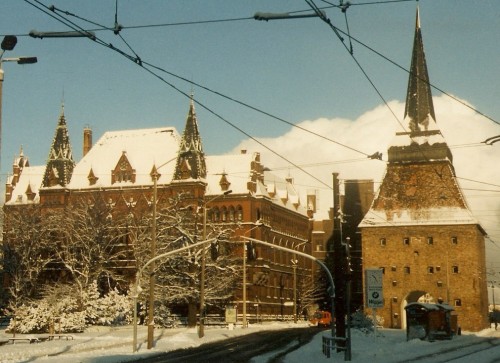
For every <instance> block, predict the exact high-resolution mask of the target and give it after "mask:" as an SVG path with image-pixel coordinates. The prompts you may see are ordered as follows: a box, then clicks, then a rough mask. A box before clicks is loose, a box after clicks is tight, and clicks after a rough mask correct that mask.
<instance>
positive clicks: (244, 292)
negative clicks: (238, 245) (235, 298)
mask: <svg viewBox="0 0 500 363" xmlns="http://www.w3.org/2000/svg"><path fill="white" fill-rule="evenodd" d="M254 224H255V225H254V227H252V228H250V229H249V230H248V231H246V232H245V233H243V236H245V235H246V234H247V233H250V232H251V231H253V230H254V229H256V228H259V227H260V226H262V225H263V224H264V223H262V221H261V220H260V219H259V220H257V221H256V222H255V223H254ZM241 299H242V300H243V301H242V305H243V312H242V314H243V320H242V321H241V325H242V328H246V327H247V242H246V241H245V240H243V286H242V296H241Z"/></svg>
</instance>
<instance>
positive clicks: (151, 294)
mask: <svg viewBox="0 0 500 363" xmlns="http://www.w3.org/2000/svg"><path fill="white" fill-rule="evenodd" d="M174 160H177V157H175V158H172V159H170V160H167V161H166V162H164V163H163V164H161V165H160V166H159V167H153V170H152V171H151V177H152V178H153V221H152V223H151V259H154V258H155V257H156V202H157V195H158V179H159V178H160V176H161V174H160V173H158V169H160V168H162V167H164V166H165V165H167V164H168V163H170V162H172V161H174ZM155 268H156V263H155V262H154V261H153V262H152V263H151V269H150V271H151V273H150V274H149V303H148V349H151V348H153V338H154V329H155V324H154V307H155V284H156V279H155ZM134 293H135V294H137V291H136V292H134Z"/></svg>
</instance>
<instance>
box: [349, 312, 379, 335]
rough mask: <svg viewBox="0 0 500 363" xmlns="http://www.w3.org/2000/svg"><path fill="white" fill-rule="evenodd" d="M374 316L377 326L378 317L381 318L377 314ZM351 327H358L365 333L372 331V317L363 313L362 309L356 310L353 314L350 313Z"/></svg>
mask: <svg viewBox="0 0 500 363" xmlns="http://www.w3.org/2000/svg"><path fill="white" fill-rule="evenodd" d="M376 318H377V326H378V325H379V324H378V323H379V319H381V318H380V317H379V316H377V317H376ZM351 327H353V328H355V329H359V330H361V331H362V332H365V333H370V332H373V330H374V325H373V317H372V316H368V315H365V313H364V312H363V311H361V310H358V311H356V312H355V313H354V314H352V315H351Z"/></svg>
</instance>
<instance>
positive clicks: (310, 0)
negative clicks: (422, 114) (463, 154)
mask: <svg viewBox="0 0 500 363" xmlns="http://www.w3.org/2000/svg"><path fill="white" fill-rule="evenodd" d="M305 2H306V3H307V4H308V5H309V6H310V7H311V9H312V10H313V11H314V12H315V13H316V14H317V16H318V18H320V19H321V20H322V21H324V22H325V23H326V24H327V25H328V26H329V27H330V28H331V29H332V30H333V32H334V33H335V34H336V35H337V37H338V38H339V40H340V42H341V43H342V45H343V46H344V48H345V49H346V50H347V51H348V53H349V54H350V55H351V58H352V59H353V60H354V62H355V63H356V65H357V66H358V68H359V69H360V71H361V72H362V73H363V75H364V76H365V78H366V79H367V80H368V82H369V83H370V84H371V86H372V87H373V89H374V90H375V92H376V93H377V94H378V95H379V97H380V98H381V100H382V101H383V103H384V104H385V106H386V107H387V108H388V110H389V111H390V112H391V114H392V115H393V116H394V118H395V119H396V121H397V122H398V124H399V125H400V126H401V127H402V129H403V130H404V131H405V132H407V130H406V127H405V126H404V125H403V124H402V122H401V121H400V119H399V118H398V117H397V116H396V114H395V113H394V111H393V110H392V108H391V107H390V106H389V104H388V102H387V101H386V100H385V98H384V97H383V96H382V94H381V93H380V91H379V89H378V88H377V87H376V85H375V84H374V82H373V81H372V80H371V78H370V77H369V76H368V74H367V73H366V71H365V70H364V68H363V67H362V66H361V64H360V63H359V61H358V60H357V58H356V57H355V56H354V52H353V50H352V46H351V47H350V48H348V47H347V45H346V44H345V42H344V38H343V37H342V36H341V35H340V34H344V35H346V36H348V37H349V40H351V39H353V38H352V37H351V35H350V34H349V33H345V32H343V31H341V30H340V29H339V28H337V27H336V26H334V25H333V24H332V22H331V20H330V19H329V18H328V17H326V15H325V13H324V12H322V11H321V10H320V8H319V7H318V6H317V5H316V4H315V3H314V1H313V0H305ZM341 3H342V1H341ZM339 8H341V9H342V11H343V12H345V11H346V10H347V8H342V7H341V6H339ZM346 19H347V18H346ZM368 49H370V50H371V48H368ZM376 54H379V53H376ZM384 59H388V58H386V57H384ZM391 63H393V64H395V65H397V66H398V67H400V68H402V69H404V70H405V71H406V72H408V73H409V74H411V71H408V70H406V69H405V68H404V67H402V66H399V65H398V64H397V63H395V62H391ZM419 78H420V77H419ZM424 81H425V82H427V81H426V80H424ZM431 86H432V85H431ZM443 93H444V92H443ZM445 94H447V93H445ZM460 102H461V101H460ZM461 103H463V102H461ZM408 134H409V133H408ZM408 136H409V138H410V140H413V138H412V136H411V135H410V134H409V135H408ZM419 149H420V148H419ZM420 153H421V154H422V156H423V157H424V158H425V159H427V160H428V157H427V156H426V155H425V153H424V152H423V151H420ZM434 172H435V173H436V175H438V177H440V178H441V174H440V172H439V171H438V170H437V169H436V168H434ZM375 216H378V215H377V214H375Z"/></svg>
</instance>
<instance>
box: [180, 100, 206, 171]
mask: <svg viewBox="0 0 500 363" xmlns="http://www.w3.org/2000/svg"><path fill="white" fill-rule="evenodd" d="M206 176H207V167H206V164H205V154H204V152H203V145H202V142H201V137H200V132H199V131H198V121H197V118H196V111H195V109H194V100H193V94H191V101H190V104H189V111H188V115H187V119H186V127H185V129H184V134H183V135H182V140H181V144H180V148H179V155H178V157H177V164H176V166H175V173H174V178H173V179H174V180H185V179H205V178H206Z"/></svg>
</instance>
